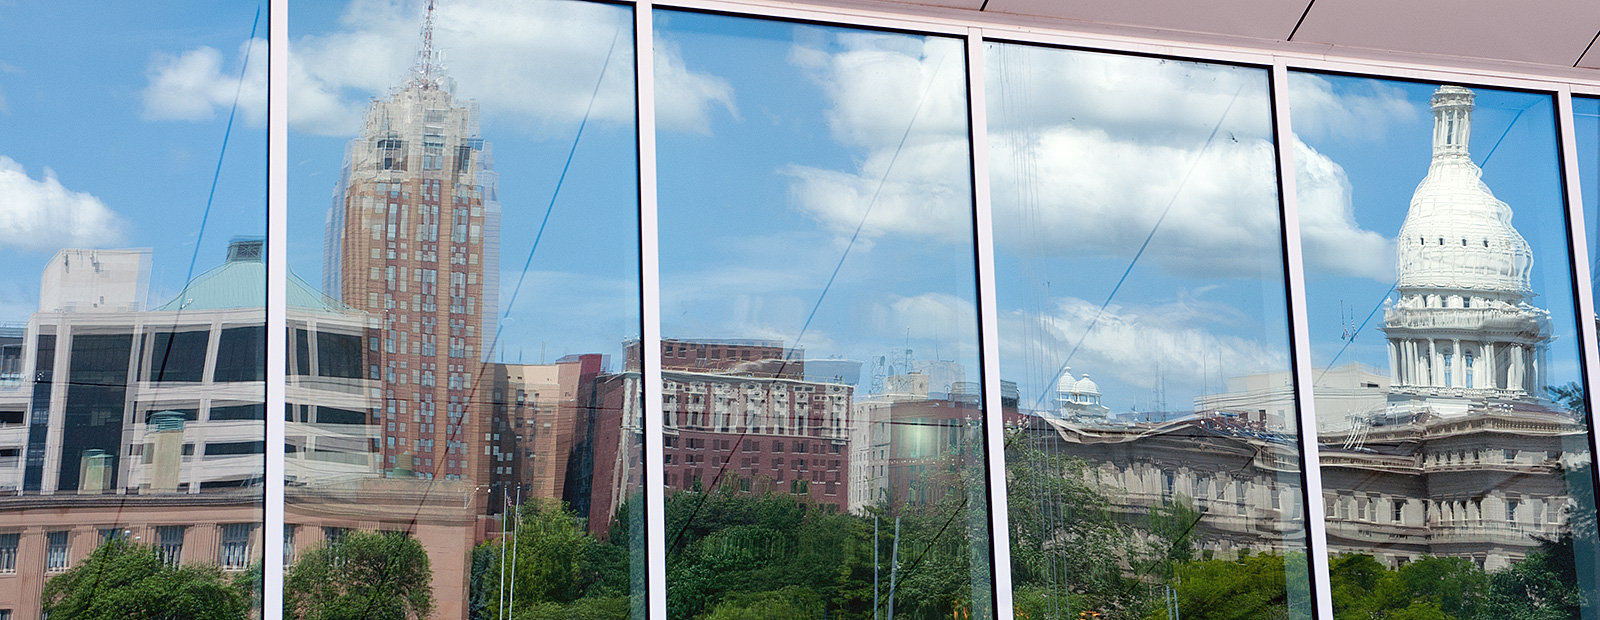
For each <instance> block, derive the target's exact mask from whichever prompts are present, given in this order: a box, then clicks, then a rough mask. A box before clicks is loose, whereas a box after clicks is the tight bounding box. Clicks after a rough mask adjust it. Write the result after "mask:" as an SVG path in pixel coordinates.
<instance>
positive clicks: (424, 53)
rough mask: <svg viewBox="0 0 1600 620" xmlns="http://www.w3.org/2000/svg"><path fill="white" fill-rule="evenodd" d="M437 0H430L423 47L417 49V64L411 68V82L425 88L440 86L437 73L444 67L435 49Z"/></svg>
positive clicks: (423, 33) (423, 32)
mask: <svg viewBox="0 0 1600 620" xmlns="http://www.w3.org/2000/svg"><path fill="white" fill-rule="evenodd" d="M434 4H435V0H428V12H427V16H426V17H424V18H423V20H422V47H421V49H418V50H417V64H416V65H414V66H413V67H412V68H411V73H412V77H411V84H412V85H415V86H419V87H421V88H423V89H424V90H427V89H434V88H438V87H439V78H438V77H437V74H438V72H439V70H440V69H441V68H442V67H440V66H439V63H438V62H437V57H436V56H435V54H434V51H433V10H434V8H435V6H434Z"/></svg>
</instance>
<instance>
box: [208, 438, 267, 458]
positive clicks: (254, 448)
mask: <svg viewBox="0 0 1600 620" xmlns="http://www.w3.org/2000/svg"><path fill="white" fill-rule="evenodd" d="M266 451H267V442H264V441H232V442H226V443H208V444H206V456H235V455H239V454H263V453H265V452H266Z"/></svg>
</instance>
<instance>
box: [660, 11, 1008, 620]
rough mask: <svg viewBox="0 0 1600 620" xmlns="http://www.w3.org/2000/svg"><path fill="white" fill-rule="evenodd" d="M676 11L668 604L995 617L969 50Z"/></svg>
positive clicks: (668, 295)
mask: <svg viewBox="0 0 1600 620" xmlns="http://www.w3.org/2000/svg"><path fill="white" fill-rule="evenodd" d="M655 15H656V39H657V41H658V42H659V43H658V45H659V47H658V49H659V50H661V51H660V52H659V53H658V56H657V60H656V65H655V67H656V92H657V102H656V112H657V121H658V123H659V126H660V128H661V132H660V137H659V140H660V142H659V146H658V155H657V157H658V161H659V164H658V169H659V177H660V191H659V201H660V217H659V221H660V230H661V305H662V310H661V316H662V334H663V337H664V340H663V341H662V342H661V354H662V360H663V373H664V375H663V377H662V379H663V384H664V386H665V392H664V394H663V398H664V402H663V403H662V406H663V408H664V411H665V414H666V421H665V422H666V436H665V437H664V438H663V440H664V441H665V444H666V449H665V456H666V464H665V471H666V479H665V480H664V481H663V482H664V483H665V485H666V486H667V491H666V493H667V497H666V506H667V508H666V510H667V514H666V525H667V531H666V534H667V545H668V547H667V557H666V562H667V589H668V591H667V605H668V617H669V618H673V619H683V620H687V619H689V618H697V617H746V616H750V615H753V614H769V613H776V612H773V611H771V610H785V611H784V612H783V613H788V614H792V615H793V616H794V617H807V618H811V617H815V618H823V617H827V618H834V617H839V618H846V617H849V618H870V617H874V616H880V617H883V618H889V617H896V618H948V617H957V618H965V617H969V615H970V617H974V618H980V617H988V616H989V615H990V614H991V613H992V609H991V601H990V598H991V597H990V592H991V589H992V583H991V580H990V575H989V560H988V557H989V531H988V527H987V522H988V516H987V513H988V510H987V501H986V491H985V478H984V472H985V468H984V465H983V463H984V461H983V449H982V446H983V443H982V439H983V428H982V417H983V416H982V414H983V411H982V402H983V400H982V398H981V390H980V389H979V380H980V376H981V374H980V371H981V369H980V368H979V364H978V338H977V321H976V312H975V307H976V303H975V299H976V292H975V291H976V286H975V273H974V268H973V267H974V249H973V245H972V237H973V223H972V222H973V220H972V199H971V192H972V189H971V181H970V178H971V173H970V163H969V152H970V147H969V142H968V139H967V120H966V101H965V86H966V84H965V79H964V73H965V61H964V58H965V57H964V53H965V52H964V46H963V43H962V42H961V41H960V40H959V39H949V38H942V37H932V36H915V35H907V34H893V33H882V32H872V31H864V30H852V29H846V28H835V27H824V26H812V25H805V24H795V23H786V22H773V21H761V20H755V19H744V18H737V17H727V16H716V15H705V14H695V13H682V12H670V11H659V12H657V13H656V14H655Z"/></svg>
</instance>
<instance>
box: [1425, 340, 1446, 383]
mask: <svg viewBox="0 0 1600 620" xmlns="http://www.w3.org/2000/svg"><path fill="white" fill-rule="evenodd" d="M1440 366H1441V364H1440V363H1439V343H1438V342H1436V341H1434V339H1432V338H1429V339H1428V386H1429V387H1438V386H1440V385H1442V384H1443V383H1444V381H1441V380H1440V377H1441V374H1440V372H1441V371H1440V369H1439V367H1440Z"/></svg>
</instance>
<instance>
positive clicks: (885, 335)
mask: <svg viewBox="0 0 1600 620" xmlns="http://www.w3.org/2000/svg"><path fill="white" fill-rule="evenodd" d="M872 327H873V333H874V334H875V335H876V336H877V337H878V338H879V339H882V340H885V341H889V342H896V341H898V340H899V339H901V338H905V339H908V340H913V341H921V342H923V343H927V344H919V347H924V346H927V345H929V344H931V345H932V346H934V347H935V348H936V350H937V351H939V354H938V357H940V358H941V359H977V357H978V311H977V308H976V307H974V306H973V304H972V302H971V301H970V300H967V299H963V298H961V297H957V296H955V295H949V294H945V293H923V294H921V295H915V296H911V297H894V298H892V299H890V300H887V301H886V302H884V303H882V304H879V305H877V306H876V307H875V308H873V311H872ZM922 352H923V353H925V354H929V355H931V354H933V351H922Z"/></svg>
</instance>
